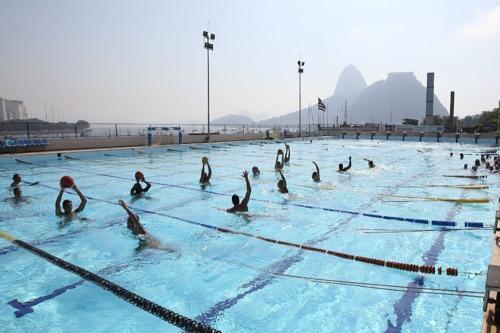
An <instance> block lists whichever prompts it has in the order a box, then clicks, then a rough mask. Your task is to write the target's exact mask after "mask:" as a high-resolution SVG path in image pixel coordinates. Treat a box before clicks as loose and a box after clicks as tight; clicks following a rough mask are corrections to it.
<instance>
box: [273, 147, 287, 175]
mask: <svg viewBox="0 0 500 333" xmlns="http://www.w3.org/2000/svg"><path fill="white" fill-rule="evenodd" d="M280 155H281V162H280V161H279V157H280ZM284 164H285V156H284V155H283V150H281V149H278V152H277V153H276V162H275V163H274V169H276V170H280V169H283V165H284Z"/></svg>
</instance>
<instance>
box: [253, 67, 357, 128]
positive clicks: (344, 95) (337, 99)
mask: <svg viewBox="0 0 500 333" xmlns="http://www.w3.org/2000/svg"><path fill="white" fill-rule="evenodd" d="M365 88H366V81H365V78H364V77H363V74H361V72H360V71H359V70H358V69H357V68H356V67H354V66H353V65H349V66H347V67H346V68H344V69H343V70H342V72H341V73H340V76H339V79H338V80H337V85H336V87H335V92H334V94H333V95H332V96H330V97H328V98H324V99H322V100H323V102H324V103H325V105H326V106H327V108H328V113H327V114H325V117H326V118H328V117H327V116H329V117H330V119H333V114H334V110H335V111H338V108H339V107H340V106H342V105H344V102H345V101H347V103H348V104H350V103H352V102H353V101H354V100H355V99H356V97H357V96H358V95H359V94H360V93H361V91H363V89H365ZM315 102H317V100H315ZM311 109H312V111H313V112H312V116H313V119H312V120H311V121H312V122H313V123H317V122H318V120H317V118H318V112H317V110H318V108H317V104H314V106H313V107H312V108H311ZM320 118H321V119H322V118H323V114H322V113H320ZM302 122H303V123H304V124H307V123H308V118H307V108H303V109H302ZM262 123H263V124H271V125H274V124H276V125H280V124H283V125H284V124H288V125H289V124H294V125H296V124H298V123H299V112H298V111H294V112H290V113H287V114H285V115H283V116H279V117H274V118H270V119H268V120H264V121H262Z"/></svg>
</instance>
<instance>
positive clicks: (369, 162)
mask: <svg viewBox="0 0 500 333" xmlns="http://www.w3.org/2000/svg"><path fill="white" fill-rule="evenodd" d="M364 160H365V161H367V162H368V167H369V168H370V169H371V168H375V163H373V161H372V160H369V159H367V158H364Z"/></svg>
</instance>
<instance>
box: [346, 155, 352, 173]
mask: <svg viewBox="0 0 500 333" xmlns="http://www.w3.org/2000/svg"><path fill="white" fill-rule="evenodd" d="M350 168H351V156H349V165H348V166H347V167H345V168H344V171H347V170H349V169H350Z"/></svg>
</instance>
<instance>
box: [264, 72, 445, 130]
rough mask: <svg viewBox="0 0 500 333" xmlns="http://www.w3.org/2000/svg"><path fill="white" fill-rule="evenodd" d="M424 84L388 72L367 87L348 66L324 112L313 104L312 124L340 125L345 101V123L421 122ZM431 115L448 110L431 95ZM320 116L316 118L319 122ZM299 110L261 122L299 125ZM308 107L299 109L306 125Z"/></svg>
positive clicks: (406, 74) (412, 77) (409, 75)
mask: <svg viewBox="0 0 500 333" xmlns="http://www.w3.org/2000/svg"><path fill="white" fill-rule="evenodd" d="M425 94H426V87H424V85H423V84H422V83H421V82H420V81H418V80H417V78H416V77H415V75H414V74H413V73H412V72H398V73H389V74H388V75H387V78H386V79H385V80H380V81H377V82H374V83H372V84H371V85H369V86H368V87H367V86H366V81H365V79H364V77H363V75H362V74H361V72H360V71H359V70H358V69H356V67H354V66H353V65H349V66H347V67H346V68H344V70H343V71H342V73H341V74H340V76H339V79H338V81H337V85H336V88H335V92H334V94H333V95H332V96H330V97H327V98H325V99H323V102H324V103H325V105H326V106H327V112H325V113H322V112H319V114H318V111H317V110H318V107H317V104H314V106H313V107H312V110H313V111H312V119H311V123H312V124H317V123H318V122H320V123H322V122H323V117H324V119H325V121H324V123H325V124H327V123H328V124H333V123H334V122H335V117H338V121H339V124H341V123H343V122H344V109H345V105H346V104H347V118H348V119H347V122H349V123H365V122H376V123H378V122H382V123H391V118H392V123H393V124H401V123H402V121H403V118H413V119H418V120H419V121H421V120H422V119H423V118H424V117H425ZM434 115H439V116H445V115H448V111H447V110H446V108H445V107H444V106H443V104H442V103H441V102H440V101H439V98H438V97H437V96H436V95H434ZM318 117H319V121H318ZM298 119H299V115H298V111H294V112H290V113H287V114H285V115H283V116H280V117H274V118H271V119H268V120H265V121H263V122H262V123H263V124H272V125H274V124H276V125H279V124H283V125H284V124H288V125H292V124H293V125H296V124H298ZM308 122H309V120H308V112H307V108H304V109H302V123H303V124H308Z"/></svg>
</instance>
